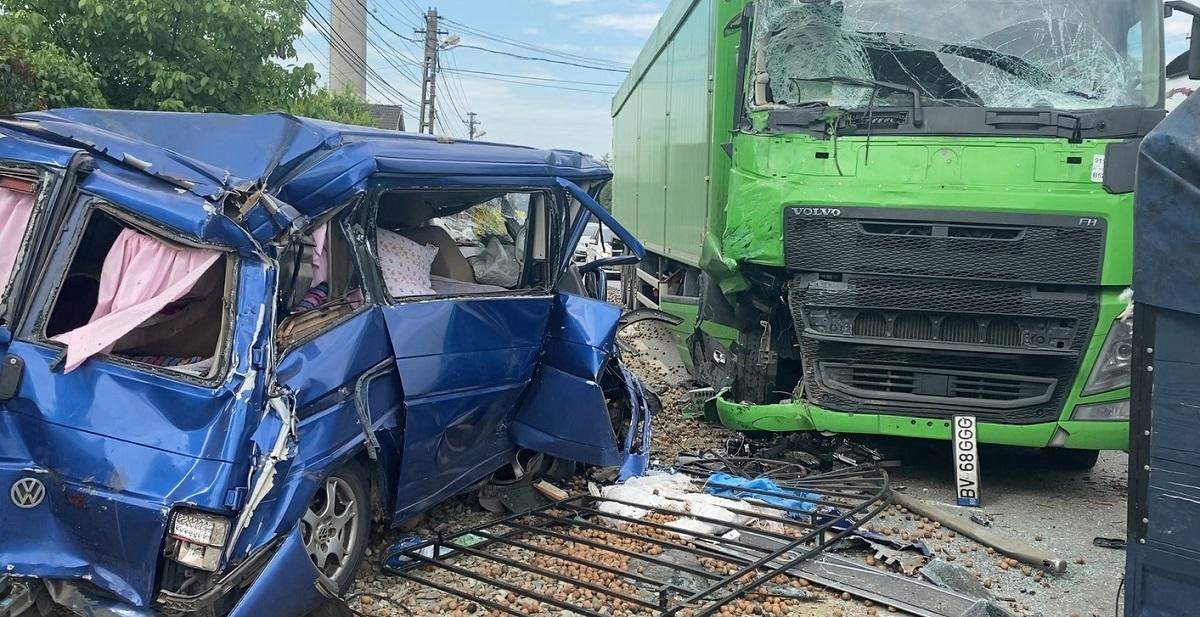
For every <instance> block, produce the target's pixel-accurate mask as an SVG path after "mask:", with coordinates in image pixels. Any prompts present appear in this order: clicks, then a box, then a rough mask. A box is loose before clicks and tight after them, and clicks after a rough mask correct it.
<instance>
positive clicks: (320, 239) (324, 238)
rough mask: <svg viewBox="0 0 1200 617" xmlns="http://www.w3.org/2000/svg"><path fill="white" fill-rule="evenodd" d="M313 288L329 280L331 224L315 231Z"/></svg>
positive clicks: (326, 224) (313, 235)
mask: <svg viewBox="0 0 1200 617" xmlns="http://www.w3.org/2000/svg"><path fill="white" fill-rule="evenodd" d="M312 237H313V255H312V272H313V278H312V286H313V287H316V286H317V285H320V284H321V283H324V282H325V281H328V280H329V246H328V239H329V223H325V224H323V225H321V226H320V227H318V228H316V229H314V230H313V234H312Z"/></svg>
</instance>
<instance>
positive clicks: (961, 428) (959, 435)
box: [954, 416, 980, 508]
mask: <svg viewBox="0 0 1200 617" xmlns="http://www.w3.org/2000/svg"><path fill="white" fill-rule="evenodd" d="M976 437H977V432H976V429H975V416H954V488H955V497H956V498H957V501H958V505H960V506H969V507H973V508H978V507H979V505H980V502H979V443H978V441H977V439H976Z"/></svg>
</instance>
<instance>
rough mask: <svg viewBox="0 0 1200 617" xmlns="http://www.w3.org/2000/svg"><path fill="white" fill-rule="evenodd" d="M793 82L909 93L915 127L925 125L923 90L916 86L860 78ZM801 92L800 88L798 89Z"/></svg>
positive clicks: (839, 77)
mask: <svg viewBox="0 0 1200 617" xmlns="http://www.w3.org/2000/svg"><path fill="white" fill-rule="evenodd" d="M792 81H811V82H821V83H834V84H846V85H850V86H862V87H864V88H883V89H885V90H895V91H897V92H907V93H908V94H910V95H912V99H913V105H912V110H913V117H912V121H913V126H916V127H920V126H922V125H924V124H925V111H924V109H923V108H922V107H921V96H922V95H921V90H920V89H918V88H917V87H916V86H905V85H903V84H896V83H892V82H890V81H880V80H878V79H863V78H860V77H842V76H830V77H793V78H792ZM797 90H799V87H797Z"/></svg>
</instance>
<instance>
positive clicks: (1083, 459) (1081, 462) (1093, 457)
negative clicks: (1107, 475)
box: [1042, 448, 1100, 471]
mask: <svg viewBox="0 0 1200 617" xmlns="http://www.w3.org/2000/svg"><path fill="white" fill-rule="evenodd" d="M1042 459H1043V460H1044V461H1045V462H1046V464H1047V465H1048V466H1049V467H1052V468H1054V469H1061V470H1063V471H1090V470H1091V469H1092V468H1093V467H1095V466H1096V461H1098V460H1099V459H1100V451H1099V450H1071V449H1067V448H1046V449H1045V450H1042Z"/></svg>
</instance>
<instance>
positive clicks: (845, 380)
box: [800, 337, 1078, 424]
mask: <svg viewBox="0 0 1200 617" xmlns="http://www.w3.org/2000/svg"><path fill="white" fill-rule="evenodd" d="M800 348H801V352H802V353H803V355H804V359H805V366H804V389H805V394H806V396H807V399H808V401H809V402H811V403H813V404H815V405H818V406H820V407H824V408H826V409H833V410H836V411H844V412H850V413H882V414H888V415H896V416H911V417H919V418H936V419H949V418H951V417H952V416H954V415H956V414H962V413H969V414H971V415H974V416H977V417H978V418H979V419H980V420H981V421H985V422H992V423H996V424H1036V423H1040V422H1054V421H1056V420H1058V417H1059V415H1060V412H1061V411H1062V404H1063V401H1065V400H1066V397H1067V395H1068V394H1069V392H1070V389H1071V385H1072V383H1073V382H1074V377H1075V369H1076V368H1077V366H1078V364H1077V360H1076V359H1074V358H1069V359H1064V358H1061V357H1056V356H1020V355H1007V354H984V353H979V354H964V353H954V352H938V351H930V350H923V349H901V348H887V347H877V346H874V345H860V344H854V343H838V342H829V341H820V340H816V339H812V338H808V337H805V338H804V339H803V340H802V341H801V344H800ZM963 368H969V369H970V370H962V369H963Z"/></svg>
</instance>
